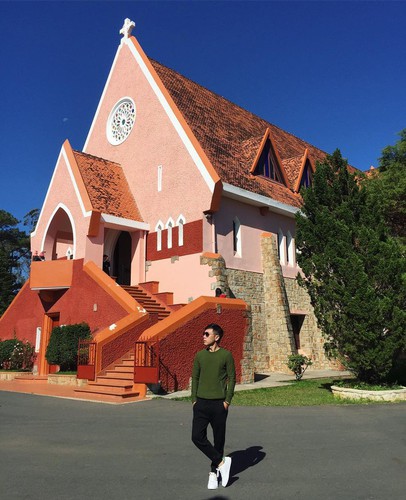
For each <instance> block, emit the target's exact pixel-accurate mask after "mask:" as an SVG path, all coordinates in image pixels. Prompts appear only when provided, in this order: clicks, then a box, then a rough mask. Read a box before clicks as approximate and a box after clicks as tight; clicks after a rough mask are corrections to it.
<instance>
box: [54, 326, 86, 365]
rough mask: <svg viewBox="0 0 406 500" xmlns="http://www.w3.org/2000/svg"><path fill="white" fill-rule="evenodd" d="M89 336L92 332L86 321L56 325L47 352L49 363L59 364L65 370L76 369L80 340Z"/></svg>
mask: <svg viewBox="0 0 406 500" xmlns="http://www.w3.org/2000/svg"><path fill="white" fill-rule="evenodd" d="M89 338H91V333H90V328H89V325H87V324H86V323H78V324H75V325H65V326H57V327H55V328H54V329H53V330H52V332H51V338H50V339H49V344H48V347H47V352H46V354H45V357H46V359H47V361H48V363H49V364H52V365H59V366H60V367H61V370H63V371H74V370H76V369H77V355H78V344H79V340H80V339H89Z"/></svg>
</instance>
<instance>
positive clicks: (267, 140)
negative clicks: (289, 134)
mask: <svg viewBox="0 0 406 500" xmlns="http://www.w3.org/2000/svg"><path fill="white" fill-rule="evenodd" d="M267 148H269V149H270V150H271V156H272V160H274V161H275V163H276V165H273V167H274V168H275V169H277V170H278V173H279V174H280V176H281V180H282V183H283V184H284V185H285V186H289V179H288V177H287V175H286V172H285V169H284V168H283V164H282V160H281V158H280V156H279V153H278V149H277V147H276V144H275V141H274V139H273V137H272V133H271V129H270V128H269V127H268V128H267V129H266V130H265V134H264V135H263V137H262V140H261V144H260V145H259V148H258V151H257V154H256V156H255V159H254V161H253V163H252V165H251V168H250V173H251V174H253V175H254V174H255V173H256V170H257V167H258V164H259V161H260V160H261V158H262V156H263V154H264V153H265V152H266V149H267ZM271 180H276V179H272V178H271Z"/></svg>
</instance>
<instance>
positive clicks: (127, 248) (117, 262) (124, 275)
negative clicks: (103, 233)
mask: <svg viewBox="0 0 406 500" xmlns="http://www.w3.org/2000/svg"><path fill="white" fill-rule="evenodd" d="M112 274H113V276H116V278H117V279H116V281H117V283H118V284H119V285H130V284H131V235H130V233H128V232H127V231H122V232H121V234H120V236H119V237H118V240H117V243H116V246H115V248H114V255H113V273H112Z"/></svg>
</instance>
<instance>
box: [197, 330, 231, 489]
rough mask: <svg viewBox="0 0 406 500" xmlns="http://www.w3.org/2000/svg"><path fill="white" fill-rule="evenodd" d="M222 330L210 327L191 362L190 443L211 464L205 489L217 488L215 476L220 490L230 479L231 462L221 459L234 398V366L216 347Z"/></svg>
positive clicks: (226, 352)
mask: <svg viewBox="0 0 406 500" xmlns="http://www.w3.org/2000/svg"><path fill="white" fill-rule="evenodd" d="M222 337H223V329H222V328H221V327H220V326H219V325H216V324H215V323H211V324H210V325H207V326H206V328H205V329H204V333H203V344H204V346H205V348H204V349H203V350H201V351H199V352H198V353H197V354H196V356H195V359H194V362H193V373H192V402H193V424H192V441H193V443H194V444H195V445H196V446H197V447H198V448H199V450H200V451H202V452H203V453H204V454H205V455H206V456H207V457H208V458H209V459H210V460H211V472H210V473H209V482H208V484H207V487H208V489H209V490H214V489H216V488H217V487H218V474H220V475H221V484H222V486H227V483H228V479H229V477H230V469H231V458H230V457H224V456H223V455H224V443H225V438H226V420H227V415H228V407H229V406H230V403H231V399H232V397H233V394H234V386H235V366H234V359H233V356H232V354H231V352H230V351H227V350H226V349H223V348H221V347H220V345H219V343H220V341H221V338H222ZM209 424H210V425H211V427H212V429H213V441H214V445H212V444H211V443H210V441H209V440H208V439H207V427H208V426H209Z"/></svg>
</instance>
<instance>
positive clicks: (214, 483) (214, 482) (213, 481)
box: [207, 472, 219, 490]
mask: <svg viewBox="0 0 406 500" xmlns="http://www.w3.org/2000/svg"><path fill="white" fill-rule="evenodd" d="M218 487H219V482H218V479H217V474H216V473H215V472H210V473H209V482H208V483H207V489H209V490H216V489H217V488H218Z"/></svg>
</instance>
